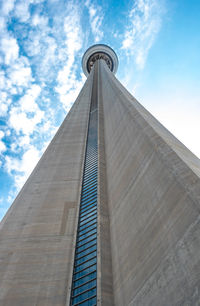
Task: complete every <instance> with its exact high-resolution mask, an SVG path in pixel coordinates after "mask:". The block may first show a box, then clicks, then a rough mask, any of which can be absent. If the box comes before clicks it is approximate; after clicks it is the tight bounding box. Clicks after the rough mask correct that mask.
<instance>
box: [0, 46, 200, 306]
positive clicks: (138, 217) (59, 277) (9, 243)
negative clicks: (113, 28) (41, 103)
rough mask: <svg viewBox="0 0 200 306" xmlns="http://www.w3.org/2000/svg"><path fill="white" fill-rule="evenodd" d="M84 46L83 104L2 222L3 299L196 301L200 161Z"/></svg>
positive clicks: (113, 62) (111, 64) (109, 53)
mask: <svg viewBox="0 0 200 306" xmlns="http://www.w3.org/2000/svg"><path fill="white" fill-rule="evenodd" d="M117 65H118V60H117V56H116V54H115V52H114V51H113V50H112V49H111V48H109V47H108V46H105V45H95V46H93V47H91V48H89V49H88V50H87V51H86V53H85V54H84V56H83V60H82V66H83V70H84V73H85V74H86V75H87V76H88V78H87V81H86V83H85V85H84V86H83V88H82V90H81V92H80V94H79V96H78V98H77V100H76V101H75V103H74V105H73V107H72V109H71V110H70V112H69V113H68V115H67V117H66V119H65V120H64V122H63V124H62V125H61V127H60V129H59V130H58V132H57V133H56V135H55V137H54V138H53V140H52V142H51V143H50V145H49V146H48V148H47V150H46V152H45V153H44V155H43V156H42V158H41V160H40V161H39V163H38V165H37V166H36V167H35V169H34V171H33V173H32V174H31V176H30V177H29V179H28V180H27V182H26V184H25V185H24V186H23V188H22V190H21V191H20V193H19V194H18V196H17V198H16V200H15V201H14V203H13V205H12V206H11V208H10V209H9V211H8V213H7V214H6V216H5V217H4V219H3V221H2V223H1V228H0V260H1V267H0V272H1V273H0V287H1V290H0V305H17V306H18V305H20V306H21V305H42V306H43V305H48V306H51V305H70V304H72V305H96V304H97V305H120V306H121V305H145V306H146V305H170V306H171V305H198V303H199V300H200V293H199V292H200V291H199V289H200V288H199V286H200V277H199V275H200V247H199V246H200V238H199V237H200V226H199V220H200V215H199V204H200V179H199V176H200V161H199V160H198V158H196V157H195V156H194V155H193V154H192V153H191V152H190V151H189V150H188V149H187V148H186V147H185V146H184V145H183V144H181V143H180V142H179V141H178V140H177V139H176V138H175V137H174V136H173V135H172V134H171V133H170V132H168V131H167V130H166V129H165V128H164V127H163V126H162V125H161V124H160V123H159V122H158V121H157V120H156V119H155V118H154V117H153V116H152V115H151V114H150V113H149V112H148V111H147V110H145V109H144V108H143V107H142V106H141V105H140V104H139V103H138V102H137V100H136V99H135V98H133V97H132V96H131V95H130V93H128V91H127V90H126V89H125V88H124V87H123V86H122V85H121V84H120V82H119V81H118V80H117V79H116V78H115V76H114V73H115V72H116V70H117Z"/></svg>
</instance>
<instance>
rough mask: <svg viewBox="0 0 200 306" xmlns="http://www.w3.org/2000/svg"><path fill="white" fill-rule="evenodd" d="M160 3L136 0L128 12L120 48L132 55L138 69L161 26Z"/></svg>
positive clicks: (142, 64)
mask: <svg viewBox="0 0 200 306" xmlns="http://www.w3.org/2000/svg"><path fill="white" fill-rule="evenodd" d="M162 3H163V1H160V0H136V1H135V2H134V6H133V8H132V10H131V11H130V13H129V16H128V18H129V24H128V26H127V28H126V31H125V33H124V36H125V39H124V40H123V41H122V49H124V50H126V51H127V52H128V54H130V55H133V56H134V60H135V63H136V65H137V66H138V68H140V69H142V68H143V67H144V65H145V61H146V58H147V55H148V52H149V49H150V48H151V46H152V45H153V42H154V40H155V38H156V35H157V34H158V32H159V30H160V27H161V17H162V14H163V10H164V9H163V4H162Z"/></svg>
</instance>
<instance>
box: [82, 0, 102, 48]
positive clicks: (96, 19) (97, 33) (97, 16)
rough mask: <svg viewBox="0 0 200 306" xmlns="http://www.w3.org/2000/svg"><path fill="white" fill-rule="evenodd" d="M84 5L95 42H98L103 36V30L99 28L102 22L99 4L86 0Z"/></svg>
mask: <svg viewBox="0 0 200 306" xmlns="http://www.w3.org/2000/svg"><path fill="white" fill-rule="evenodd" d="M85 6H86V7H87V9H88V12H89V19H90V25H91V30H92V33H93V35H94V40H95V42H96V43H97V42H99V41H100V40H101V39H102V38H103V31H102V30H101V27H102V22H103V12H102V9H101V7H100V6H99V5H97V4H96V5H94V4H93V3H92V1H90V0H87V1H86V2H85Z"/></svg>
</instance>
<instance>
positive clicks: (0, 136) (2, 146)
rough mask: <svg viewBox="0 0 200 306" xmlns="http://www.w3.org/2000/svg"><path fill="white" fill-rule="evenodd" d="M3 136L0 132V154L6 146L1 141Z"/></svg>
mask: <svg viewBox="0 0 200 306" xmlns="http://www.w3.org/2000/svg"><path fill="white" fill-rule="evenodd" d="M4 136H5V133H4V132H3V131H1V130H0V154H1V153H2V152H4V151H6V146H5V144H4V142H3V141H2V138H3V137H4Z"/></svg>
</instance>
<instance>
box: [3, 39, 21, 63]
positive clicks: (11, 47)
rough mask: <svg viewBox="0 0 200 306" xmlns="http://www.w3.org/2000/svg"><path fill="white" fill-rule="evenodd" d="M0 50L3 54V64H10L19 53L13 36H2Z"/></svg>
mask: <svg viewBox="0 0 200 306" xmlns="http://www.w3.org/2000/svg"><path fill="white" fill-rule="evenodd" d="M1 51H2V52H3V54H4V58H5V64H6V65H10V64H12V63H13V62H14V61H15V60H16V59H17V58H18V55H19V46H18V44H17V41H16V39H15V38H13V37H9V36H7V37H3V38H2V40H1Z"/></svg>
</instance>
